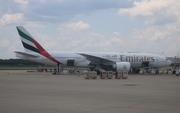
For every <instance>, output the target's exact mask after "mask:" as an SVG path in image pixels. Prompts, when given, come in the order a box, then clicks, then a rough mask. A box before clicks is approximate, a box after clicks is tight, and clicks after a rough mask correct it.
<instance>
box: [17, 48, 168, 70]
mask: <svg viewBox="0 0 180 113" xmlns="http://www.w3.org/2000/svg"><path fill="white" fill-rule="evenodd" d="M48 53H49V54H51V56H52V57H53V58H54V59H56V60H57V61H59V62H60V66H75V67H87V68H90V67H93V66H94V65H90V63H91V61H89V60H88V59H87V58H86V57H84V56H82V55H81V53H84V54H88V55H92V56H96V57H98V58H102V59H107V60H110V61H112V62H129V63H130V65H131V68H141V67H142V63H143V62H149V65H150V66H151V67H155V68H159V67H163V66H168V65H169V64H170V61H169V60H167V58H166V57H164V56H161V55H156V54H150V53H115V52H55V51H48ZM33 54H35V55H37V56H38V57H37V58H36V57H35V58H34V57H28V56H27V57H26V56H23V55H20V54H17V57H20V58H24V59H27V60H31V61H35V62H39V63H43V64H48V65H52V66H56V65H57V63H56V62H53V61H52V60H50V59H48V58H46V57H44V56H43V55H41V54H37V53H33ZM70 60H72V61H74V63H73V65H68V61H70ZM102 65H113V63H106V62H105V63H103V62H102Z"/></svg>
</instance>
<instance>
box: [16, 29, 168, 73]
mask: <svg viewBox="0 0 180 113" xmlns="http://www.w3.org/2000/svg"><path fill="white" fill-rule="evenodd" d="M17 31H18V33H19V36H20V38H21V41H22V45H23V47H24V49H25V52H20V51H15V53H16V56H17V57H19V58H22V59H27V60H31V61H35V62H39V63H43V64H48V65H52V66H58V72H59V68H60V67H66V66H68V67H71V66H72V67H76V68H78V67H84V68H89V69H90V70H96V71H98V70H99V69H104V70H106V71H124V70H127V71H129V70H130V68H142V67H146V66H147V67H152V68H161V67H164V66H168V65H170V64H171V61H169V60H168V59H167V58H166V57H164V56H161V55H157V54H151V53H120V52H60V51H46V50H45V49H44V48H43V47H42V46H41V45H40V44H39V43H38V42H37V41H36V40H35V39H34V38H33V37H32V35H31V34H30V33H29V32H28V31H27V30H26V29H25V28H24V27H22V26H17Z"/></svg>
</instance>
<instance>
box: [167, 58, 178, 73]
mask: <svg viewBox="0 0 180 113" xmlns="http://www.w3.org/2000/svg"><path fill="white" fill-rule="evenodd" d="M167 59H168V60H170V61H171V66H172V69H173V70H172V71H173V74H175V73H176V70H179V69H180V56H176V57H167Z"/></svg>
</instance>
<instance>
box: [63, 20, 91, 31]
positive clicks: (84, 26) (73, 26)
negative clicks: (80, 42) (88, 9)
mask: <svg viewBox="0 0 180 113" xmlns="http://www.w3.org/2000/svg"><path fill="white" fill-rule="evenodd" d="M65 27H66V28H69V29H71V30H83V29H88V28H89V27H90V25H89V24H88V23H83V22H82V21H79V22H77V23H69V24H66V25H65Z"/></svg>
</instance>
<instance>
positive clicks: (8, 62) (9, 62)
mask: <svg viewBox="0 0 180 113" xmlns="http://www.w3.org/2000/svg"><path fill="white" fill-rule="evenodd" d="M34 65H35V66H40V65H43V64H41V63H37V62H33V61H29V60H23V59H0V66H34Z"/></svg>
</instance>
